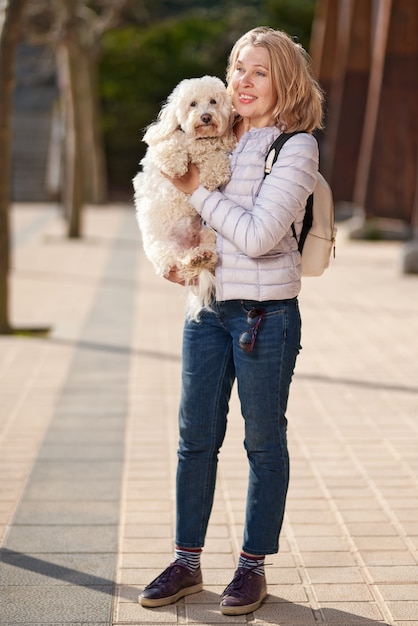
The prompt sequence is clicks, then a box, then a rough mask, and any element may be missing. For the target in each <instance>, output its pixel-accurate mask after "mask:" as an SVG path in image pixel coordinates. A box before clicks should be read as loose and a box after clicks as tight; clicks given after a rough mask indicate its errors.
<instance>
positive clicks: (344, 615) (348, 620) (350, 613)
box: [320, 602, 387, 626]
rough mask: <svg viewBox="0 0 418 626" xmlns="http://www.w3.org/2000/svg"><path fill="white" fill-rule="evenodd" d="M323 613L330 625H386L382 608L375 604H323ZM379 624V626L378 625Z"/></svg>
mask: <svg viewBox="0 0 418 626" xmlns="http://www.w3.org/2000/svg"><path fill="white" fill-rule="evenodd" d="M320 608H321V613H322V614H323V616H324V620H325V622H326V623H328V624H334V623H338V624H362V625H363V626H364V624H365V623H367V622H369V623H370V626H372V625H373V626H378V624H379V625H382V624H386V623H387V622H386V621H385V618H384V616H383V615H382V612H381V611H380V607H379V606H378V605H377V604H376V603H374V602H329V603H328V602H321V605H320ZM377 623H378V624H377Z"/></svg>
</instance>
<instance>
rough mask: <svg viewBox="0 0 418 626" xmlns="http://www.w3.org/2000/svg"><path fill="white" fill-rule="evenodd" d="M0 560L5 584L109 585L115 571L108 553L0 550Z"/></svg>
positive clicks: (112, 558) (112, 559)
mask: <svg viewBox="0 0 418 626" xmlns="http://www.w3.org/2000/svg"><path fill="white" fill-rule="evenodd" d="M1 562H2V576H3V583H4V582H5V581H7V584H8V586H22V585H23V586H37V587H41V586H50V585H63V584H75V585H80V586H91V585H96V586H97V585H110V584H112V576H113V572H114V556H113V555H111V554H97V553H96V554H85V553H83V554H77V553H74V552H69V553H62V554H59V553H49V554H48V553H42V554H29V553H24V554H23V553H21V552H13V551H11V550H5V549H3V551H2V554H1ZM0 623H1V622H0Z"/></svg>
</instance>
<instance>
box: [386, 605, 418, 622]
mask: <svg viewBox="0 0 418 626" xmlns="http://www.w3.org/2000/svg"><path fill="white" fill-rule="evenodd" d="M388 608H389V610H390V611H391V613H392V615H393V619H394V620H396V621H400V620H416V618H417V616H418V602H410V601H406V602H388Z"/></svg>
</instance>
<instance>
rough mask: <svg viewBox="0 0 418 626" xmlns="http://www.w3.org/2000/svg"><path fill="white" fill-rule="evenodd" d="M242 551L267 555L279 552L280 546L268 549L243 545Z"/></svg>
mask: <svg viewBox="0 0 418 626" xmlns="http://www.w3.org/2000/svg"><path fill="white" fill-rule="evenodd" d="M242 551H243V552H245V553H246V554H254V555H255V556H265V555H266V554H277V553H278V551H279V548H272V549H267V550H253V548H250V547H247V546H242Z"/></svg>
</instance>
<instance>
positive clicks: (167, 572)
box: [148, 563, 181, 587]
mask: <svg viewBox="0 0 418 626" xmlns="http://www.w3.org/2000/svg"><path fill="white" fill-rule="evenodd" d="M177 567H181V566H179V564H178V563H171V564H170V565H169V566H168V567H167V568H166V569H165V570H164V571H163V572H161V574H160V575H159V576H157V578H154V580H152V581H151V582H150V584H149V585H148V587H152V586H153V585H155V583H160V582H161V583H165V582H166V581H167V580H168V579H169V578H170V576H172V575H173V574H174V575H175V574H177V573H178V572H175V571H174V569H175V568H177Z"/></svg>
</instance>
